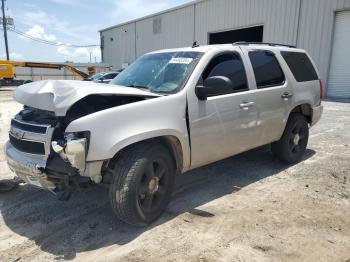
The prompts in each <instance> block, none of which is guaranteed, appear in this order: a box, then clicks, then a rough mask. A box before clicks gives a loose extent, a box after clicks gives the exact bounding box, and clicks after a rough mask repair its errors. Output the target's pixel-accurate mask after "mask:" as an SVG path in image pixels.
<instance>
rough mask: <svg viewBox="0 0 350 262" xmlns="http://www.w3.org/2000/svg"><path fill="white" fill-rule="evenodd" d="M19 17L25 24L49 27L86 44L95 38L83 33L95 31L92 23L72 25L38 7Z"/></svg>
mask: <svg viewBox="0 0 350 262" xmlns="http://www.w3.org/2000/svg"><path fill="white" fill-rule="evenodd" d="M19 19H20V20H21V21H22V23H24V24H26V25H29V26H35V25H40V26H42V27H46V28H50V29H51V30H53V31H56V32H57V33H59V34H62V35H66V36H69V37H73V38H77V39H79V41H80V42H84V43H87V44H91V43H94V40H95V39H91V38H90V37H86V36H85V34H86V33H91V31H96V32H97V30H98V29H97V28H94V26H93V25H89V26H87V25H78V26H76V25H72V24H70V23H68V22H66V21H64V20H62V19H59V18H57V17H56V16H54V15H49V14H48V13H46V12H45V11H43V10H41V9H39V8H36V9H35V10H34V11H27V12H25V13H24V14H23V16H21V17H20V18H19ZM95 41H96V40H95Z"/></svg>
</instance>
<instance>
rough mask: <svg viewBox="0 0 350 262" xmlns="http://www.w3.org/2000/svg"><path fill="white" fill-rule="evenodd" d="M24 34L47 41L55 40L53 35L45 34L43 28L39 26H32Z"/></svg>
mask: <svg viewBox="0 0 350 262" xmlns="http://www.w3.org/2000/svg"><path fill="white" fill-rule="evenodd" d="M26 34H27V35H30V36H32V37H35V38H40V39H43V40H47V41H56V39H57V38H56V36H55V35H53V34H46V33H45V30H44V28H43V27H41V26H40V25H34V26H33V27H31V28H30V29H29V30H28V31H27V32H26Z"/></svg>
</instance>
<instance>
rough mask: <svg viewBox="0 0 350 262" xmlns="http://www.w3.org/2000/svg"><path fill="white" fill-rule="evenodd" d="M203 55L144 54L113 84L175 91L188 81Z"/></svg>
mask: <svg viewBox="0 0 350 262" xmlns="http://www.w3.org/2000/svg"><path fill="white" fill-rule="evenodd" d="M201 55H202V53H200V52H169V53H156V54H148V55H144V56H142V57H140V58H139V59H137V60H136V61H135V62H134V63H132V64H131V65H130V66H128V67H127V68H126V69H125V70H124V71H122V72H121V73H120V74H119V75H118V76H116V77H115V78H114V79H113V80H112V81H111V84H114V85H121V86H128V87H134V88H140V89H145V90H148V91H150V92H155V93H175V92H177V91H179V90H180V89H181V88H182V87H183V85H184V84H185V83H186V81H187V79H188V77H189V76H190V74H191V73H192V70H193V69H194V67H195V66H196V64H197V63H198V60H199V59H200V57H201Z"/></svg>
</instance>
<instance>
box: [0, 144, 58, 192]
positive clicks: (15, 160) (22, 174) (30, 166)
mask: <svg viewBox="0 0 350 262" xmlns="http://www.w3.org/2000/svg"><path fill="white" fill-rule="evenodd" d="M5 153H6V158H7V164H8V166H9V167H10V169H11V170H12V171H13V172H14V173H16V175H17V176H18V177H19V178H20V179H21V180H23V181H25V182H26V183H28V184H30V185H33V186H36V187H40V188H44V189H47V190H50V191H53V190H54V189H55V188H56V185H55V184H54V183H53V182H52V181H50V180H49V179H48V177H47V175H46V174H45V173H44V172H43V171H44V170H45V168H46V160H45V159H43V158H42V157H40V156H35V155H29V154H24V153H21V152H19V151H17V149H16V148H14V146H12V145H11V143H10V142H7V143H6V146H5Z"/></svg>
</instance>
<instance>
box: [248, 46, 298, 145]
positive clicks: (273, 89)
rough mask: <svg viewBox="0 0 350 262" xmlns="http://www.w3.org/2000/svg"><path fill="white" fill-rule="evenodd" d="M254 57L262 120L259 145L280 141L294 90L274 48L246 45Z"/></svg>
mask: <svg viewBox="0 0 350 262" xmlns="http://www.w3.org/2000/svg"><path fill="white" fill-rule="evenodd" d="M244 52H245V54H246V56H247V57H248V58H249V60H250V66H251V68H252V71H253V75H254V78H255V85H256V93H255V94H256V98H255V99H256V110H257V112H258V123H257V128H256V137H255V139H256V141H255V142H256V145H264V144H268V143H270V142H272V141H275V140H278V139H279V138H280V137H281V135H282V133H283V130H284V127H285V125H286V122H287V120H288V114H289V112H290V110H291V107H292V104H293V102H292V100H293V89H292V87H291V85H290V83H289V81H288V79H287V78H286V76H285V73H284V72H283V70H282V67H281V65H280V61H281V60H282V57H281V55H280V54H279V53H277V52H276V53H275V52H272V51H270V50H260V49H255V48H250V47H246V48H244Z"/></svg>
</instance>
